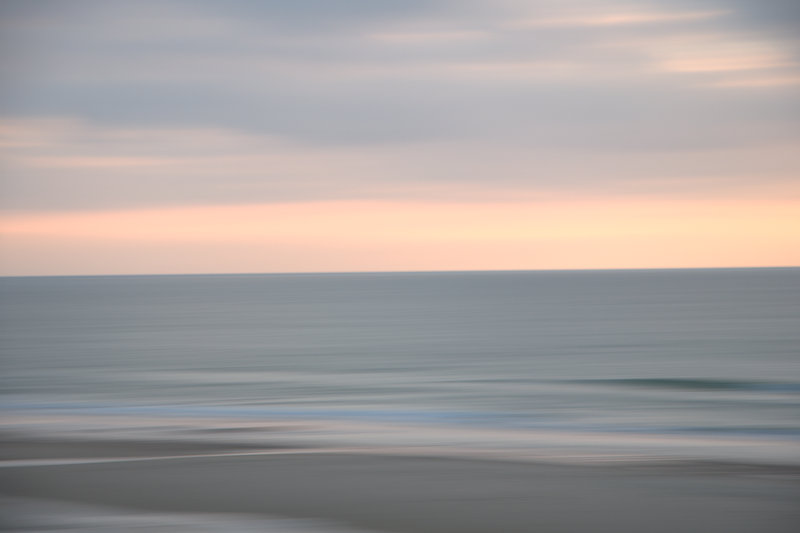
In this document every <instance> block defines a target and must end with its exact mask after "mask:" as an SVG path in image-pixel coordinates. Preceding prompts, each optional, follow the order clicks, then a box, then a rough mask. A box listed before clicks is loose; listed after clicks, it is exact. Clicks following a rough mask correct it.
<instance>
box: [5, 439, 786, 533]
mask: <svg viewBox="0 0 800 533" xmlns="http://www.w3.org/2000/svg"><path fill="white" fill-rule="evenodd" d="M19 444H22V443H21V442H20V441H19V438H18V445H19ZM32 444H33V445H32V446H30V449H31V450H33V452H32V454H31V458H30V461H29V462H28V463H25V462H24V453H22V450H24V446H18V447H17V448H16V452H15V453H14V457H15V458H14V459H9V460H7V461H5V462H3V463H2V467H0V476H1V477H2V492H3V495H4V496H5V497H10V498H24V499H27V500H30V499H33V500H63V501H68V502H77V503H81V504H91V505H101V506H111V507H122V508H128V509H135V510H136V511H137V512H157V513H215V514H217V513H225V514H227V513H231V514H235V515H264V516H272V517H274V516H277V517H290V518H310V519H321V520H325V521H327V522H328V523H331V524H341V525H342V526H344V527H355V528H365V529H366V530H368V531H386V532H398V533H400V532H408V533H412V532H413V533H445V532H447V533H456V532H458V533H489V532H497V531H503V532H506V533H530V532H533V531H536V532H543V533H547V532H565V533H568V532H576V533H578V532H590V531H602V532H605V531H608V532H616V533H628V532H630V533H634V532H641V531H648V532H653V533H659V532H664V533H666V532H673V531H703V532H708V533H714V532H720V533H722V532H726V533H755V532H759V533H772V532H774V533H779V532H785V533H789V532H791V531H796V529H797V526H798V525H800V508H798V506H797V501H798V496H800V468H798V467H785V466H780V465H754V464H751V465H745V464H734V463H714V462H690V461H664V462H658V463H655V462H654V463H646V462H636V463H625V462H619V463H609V464H593V465H577V464H573V465H566V464H546V463H541V462H539V463H537V462H526V461H513V460H504V461H501V460H487V459H480V458H468V457H447V456H445V455H439V456H436V455H427V456H426V455H420V454H416V455H414V454H407V455H396V454H389V453H378V452H373V453H354V452H332V451H328V450H325V449H323V448H320V449H316V450H314V449H286V450H278V449H274V448H271V449H265V450H263V453H262V452H259V451H258V450H255V449H252V450H247V451H243V450H241V449H239V450H236V449H229V450H227V451H226V450H225V449H224V447H223V446H216V445H214V446H211V445H210V446H208V448H207V449H201V447H200V446H199V445H195V446H194V447H189V448H185V449H183V450H182V451H181V450H179V443H173V444H172V445H170V446H167V445H166V444H162V451H168V452H170V454H171V455H164V456H158V457H153V456H152V455H153V453H154V450H153V447H152V446H148V445H146V444H142V443H138V444H137V443H136V442H127V443H124V444H123V443H120V442H117V443H115V444H114V445H112V446H111V447H110V448H107V450H108V449H113V448H114V447H116V448H117V449H118V450H122V449H124V450H126V451H127V453H129V454H130V455H128V456H127V457H117V458H112V457H109V454H108V453H104V454H97V453H96V452H97V450H98V443H97V442H94V443H87V446H86V448H84V449H81V448H80V446H79V444H78V443H77V442H76V441H71V442H69V443H63V444H67V446H59V445H58V443H51V444H52V448H51V449H52V450H62V452H61V453H56V454H55V455H57V456H60V457H59V458H58V459H52V460H50V461H47V460H44V459H43V456H42V453H41V445H36V444H35V443H32ZM99 448H102V446H100V447H99ZM63 450H69V451H63ZM68 456H73V457H72V458H70V457H68ZM32 508H33V509H34V510H35V505H34V506H32ZM28 512H29V513H30V512H32V511H31V510H30V509H29V510H28ZM15 527H17V526H14V524H9V525H6V526H5V530H7V531H14V530H17V529H15ZM18 530H19V531H22V529H18Z"/></svg>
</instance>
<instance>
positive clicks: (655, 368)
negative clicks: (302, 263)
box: [0, 269, 800, 459]
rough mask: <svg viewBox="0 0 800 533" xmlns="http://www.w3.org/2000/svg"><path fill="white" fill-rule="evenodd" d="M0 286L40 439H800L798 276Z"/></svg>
mask: <svg viewBox="0 0 800 533" xmlns="http://www.w3.org/2000/svg"><path fill="white" fill-rule="evenodd" d="M0 294H1V296H2V302H3V303H2V317H1V320H0V323H1V324H2V326H1V327H2V337H3V341H2V351H3V356H2V378H1V379H2V381H1V383H2V394H3V406H4V409H5V412H6V414H13V415H14V416H15V417H16V418H14V420H16V421H17V422H19V421H20V420H23V419H25V417H29V418H31V419H33V418H36V417H39V418H38V420H40V421H41V424H40V429H41V427H46V425H47V424H48V423H52V424H56V422H57V420H61V421H62V423H63V420H65V419H64V417H67V416H69V417H72V418H71V419H70V420H71V422H70V424H76V423H77V422H75V421H76V420H79V419H80V420H83V421H84V422H85V423H86V424H88V425H91V421H92V420H94V421H95V422H94V424H95V426H97V425H100V426H102V425H103V424H107V423H108V417H113V418H114V421H115V424H116V426H115V427H123V426H124V425H125V420H131V421H132V420H133V419H134V418H135V417H139V419H141V417H169V418H170V420H172V421H174V420H184V421H186V423H187V424H195V425H196V424H198V423H199V422H198V421H199V420H202V419H204V418H205V419H214V420H220V419H223V420H245V421H249V422H252V421H254V420H259V421H260V420H270V421H271V420H283V421H304V420H316V421H319V420H325V421H331V422H343V423H352V422H358V423H361V424H381V425H382V427H385V426H386V425H389V426H391V425H397V426H398V427H399V426H401V425H402V426H403V427H406V428H407V427H412V426H414V427H419V428H424V432H433V433H430V435H434V436H431V437H430V438H431V439H434V441H435V442H436V443H437V444H441V445H447V444H453V445H455V444H458V445H460V446H464V445H469V444H470V439H471V438H472V437H470V436H469V435H470V433H468V432H465V431H464V430H466V429H475V430H481V431H505V432H508V431H512V432H518V433H514V434H516V435H522V434H523V433H524V432H538V433H537V434H538V435H542V434H543V433H542V432H544V433H547V432H550V434H552V435H555V434H556V433H558V434H561V435H567V434H568V435H571V437H570V438H572V439H574V438H575V435H584V436H586V438H587V439H589V438H591V437H592V436H593V435H597V434H599V433H602V434H612V435H619V436H620V438H621V439H625V438H629V437H631V436H639V437H647V438H648V439H651V440H652V439H654V438H658V437H664V438H663V440H661V441H659V442H660V443H661V444H662V445H663V446H661V448H659V453H665V451H664V450H666V449H668V448H669V446H670V442H673V441H674V439H675V437H676V436H683V437H687V438H688V437H692V438H698V437H699V438H713V439H717V440H716V441H714V442H723V443H724V442H725V439H741V438H748V439H756V441H757V442H758V443H761V444H764V443H765V444H767V446H761V447H760V448H758V449H759V451H758V452H757V454H765V455H766V456H768V455H769V453H770V451H769V450H770V445H772V444H788V443H796V442H797V441H798V440H800V417H798V416H797V415H798V407H800V354H799V353H798V347H800V269H702V270H642V271H561V272H534V271H531V272H438V273H371V274H369V273H368V274H313V275H312V274H286V275H278V274H265V275H186V276H109V277H41V278H3V279H0ZM54 417H56V418H54ZM58 417H61V418H60V419H59V418H58ZM81 417H82V418H81ZM98 421H99V422H98ZM131 423H133V422H131ZM87 427H88V426H87ZM132 427H133V426H132ZM139 430H140V431H141V430H142V427H141V424H139ZM404 431H405V433H402V435H404V436H403V437H401V436H400V435H401V433H397V434H393V433H391V432H389V433H388V434H387V435H388V436H387V437H386V438H387V439H388V440H389V441H391V440H392V439H396V440H397V442H402V441H403V439H406V440H408V439H411V440H413V435H412V436H411V437H410V436H409V434H408V431H407V430H404ZM448 431H458V433H449V434H451V435H458V437H453V438H452V439H451V440H448V437H447V435H448V433H447V432H448ZM346 433H347V431H346V430H342V431H341V432H340V435H339V436H340V437H341V436H342V435H345V434H346ZM478 434H479V433H475V435H478ZM531 434H533V433H531ZM421 435H422V430H421V432H420V438H422V437H421ZM482 435H484V437H485V438H486V439H487V440H488V441H491V440H492V438H494V437H486V436H487V435H489V433H482ZM497 435H500V434H499V433H498V434H497ZM504 435H509V433H504ZM345 436H346V435H345ZM361 436H363V435H361ZM359 438H360V436H359V435H358V434H355V433H353V434H352V440H353V442H357V441H358V439H359ZM496 439H499V441H498V442H496V444H503V442H500V441H502V440H503V439H504V437H503V438H501V437H496ZM756 441H754V442H756ZM475 442H477V441H475ZM587 442H588V441H587ZM731 442H732V441H731ZM737 442H738V441H737ZM484 444H485V443H484ZM706 448H707V449H706V451H705V453H707V454H709V453H710V454H711V455H713V454H714V453H715V452H714V450H723V449H724V448H725V447H724V446H716V445H715V446H708V447H706ZM754 449H755V448H752V449H751V450H750V451H751V452H752V450H754ZM766 458H769V457H766ZM784 459H785V458H784Z"/></svg>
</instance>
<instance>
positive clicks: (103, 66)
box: [0, 0, 800, 272]
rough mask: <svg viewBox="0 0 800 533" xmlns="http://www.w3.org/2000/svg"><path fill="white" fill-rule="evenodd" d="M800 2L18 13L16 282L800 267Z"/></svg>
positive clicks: (12, 123)
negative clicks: (87, 273)
mask: <svg viewBox="0 0 800 533" xmlns="http://www.w3.org/2000/svg"><path fill="white" fill-rule="evenodd" d="M797 5H798V4H797V3H796V2H791V1H790V0H765V1H763V2H757V3H756V2H747V1H744V0H696V1H695V0H693V1H691V2H689V1H684V0H675V1H673V2H667V1H666V0H653V1H648V2H637V3H630V2H619V1H614V0H540V1H537V2H530V1H528V0H474V1H469V2H458V1H452V0H409V1H405V2H396V1H393V0H296V1H294V2H286V1H282V0H264V1H259V2H253V1H250V0H231V1H229V2H216V1H207V0H192V1H189V0H158V1H156V0H140V1H137V2H128V1H118V0H74V1H72V2H69V3H65V2H59V1H50V0H42V1H41V2H28V1H23V0H12V1H9V2H4V3H3V5H2V6H0V10H2V13H1V14H2V17H0V31H2V39H3V42H2V43H0V44H2V45H3V46H2V49H3V50H4V52H3V53H4V54H5V57H4V61H2V62H1V63H0V65H2V66H0V75H3V78H4V80H6V81H5V82H4V87H3V88H4V89H5V91H4V92H5V97H4V98H3V99H2V100H0V150H2V160H3V167H4V168H3V173H4V175H5V178H4V182H3V192H4V194H3V199H2V202H1V203H0V208H2V209H3V210H4V211H5V212H6V213H7V219H8V220H7V227H8V228H9V229H8V238H7V242H8V243H9V244H8V245H7V246H8V250H12V251H13V253H11V254H10V257H11V261H12V263H13V262H14V261H17V263H15V264H17V266H13V267H9V268H10V270H9V271H13V272H22V271H23V270H24V269H22V267H21V266H20V265H22V262H20V261H22V260H21V259H19V258H22V257H28V258H29V260H28V263H27V264H28V265H32V264H34V263H35V261H34V259H33V258H34V257H38V258H39V260H40V261H41V263H37V264H40V266H41V265H46V264H47V261H51V260H55V259H56V258H58V261H60V262H57V263H58V264H60V265H66V264H68V263H69V262H70V261H74V263H75V266H74V267H69V268H67V267H66V266H65V267H64V269H65V270H70V269H72V270H71V271H75V272H77V271H78V270H80V268H81V267H80V265H81V264H85V265H96V264H99V263H97V257H100V256H104V257H108V256H109V254H111V251H113V254H120V255H121V256H124V257H126V258H127V259H126V261H123V262H119V264H120V265H122V264H128V265H138V266H137V267H136V269H137V271H161V270H164V271H176V272H177V271H180V269H181V268H183V269H184V270H186V269H189V270H193V271H197V270H202V271H209V270H215V269H221V268H223V267H224V269H226V270H238V271H242V270H263V269H266V270H273V271H275V270H293V269H303V268H304V267H303V265H305V264H309V265H314V266H311V267H309V268H310V269H311V270H319V269H332V270H342V269H354V268H355V269H371V268H374V269H385V268H392V267H391V265H397V268H401V267H402V268H439V267H440V266H442V267H443V265H453V266H452V267H451V268H462V267H463V268H568V267H578V266H581V265H585V266H587V267H600V266H623V265H624V264H629V265H631V266H648V265H650V266H658V265H662V266H669V265H674V266H681V265H683V266H702V265H706V266H714V265H722V264H731V265H733V264H737V265H742V264H756V263H764V264H789V263H791V262H796V258H795V257H793V256H792V255H791V253H789V252H787V251H785V250H784V251H781V248H782V247H784V248H785V247H788V246H790V244H792V243H794V241H793V240H792V239H793V237H792V236H791V233H792V231H793V230H792V229H791V228H793V227H795V226H793V224H794V222H795V219H792V218H791V217H788V212H789V209H790V208H789V206H794V204H793V203H792V202H793V201H794V199H796V198H798V196H800V180H798V178H797V176H798V175H800V151H798V150H797V146H798V144H799V143H800V128H798V116H797V113H796V103H797V94H796V86H797V84H798V80H800V46H798V45H800V38H798V37H797V35H796V32H795V31H792V29H793V24H792V21H796V18H797V17H796V16H797V7H796V6H797ZM703 206H705V207H703ZM748 206H752V209H751V208H750V207H748ZM773 209H774V210H775V211H774V213H775V214H776V217H777V218H775V217H773V216H772V215H771V214H770V213H773V211H772V210H773ZM704 210H705V211H704ZM703 212H706V213H713V214H714V217H716V218H715V219H714V217H711V218H709V217H706V216H705V215H703V214H702V213H703ZM237 213H239V214H237ZM586 213H594V215H593V216H594V218H591V220H590V218H588V215H586ZM648 213H653V216H649V215H648ZM81 217H84V218H81ZM714 220H716V222H715V221H714ZM182 221H188V222H186V223H184V222H182ZM269 221H275V223H274V224H271V223H270V222H269ZM448 221H449V222H448ZM251 222H252V224H251ZM47 228H50V229H49V230H48V229H47ZM92 228H94V229H92ZM693 228H694V229H695V230H696V233H697V234H696V235H695V236H694V237H692V235H691V231H692V229H693ZM726 228H727V229H726ZM638 229H641V234H637V233H636V231H638ZM93 232H94V233H93ZM97 232H100V233H97ZM137 232H138V233H137ZM281 232H283V233H281ZM737 239H739V240H738V241H737ZM756 241H758V242H756ZM737 242H738V244H737ZM134 243H135V247H136V248H138V249H142V250H144V249H151V252H150V253H145V254H143V255H142V259H141V260H137V259H136V256H135V254H134V252H133V251H132V249H131V248H130V247H131V246H133V245H134ZM175 243H178V244H177V245H176V246H173V245H175ZM531 243H534V244H535V245H534V244H531ZM703 243H705V246H704V244H703ZM708 243H714V244H713V246H712V245H709V244H708ZM758 243H761V244H758ZM126 246H127V247H126ZM170 246H173V247H172V248H170ZM204 246H207V247H208V248H207V251H204V250H205V248H204ZM248 246H253V247H255V249H258V250H269V251H268V252H266V251H265V252H264V253H265V254H267V255H269V256H270V257H271V258H272V260H271V261H272V262H267V263H263V262H259V261H260V260H259V259H257V258H255V257H253V256H250V255H248V251H247V250H248ZM148 247H150V248H148ZM70 249H73V250H83V252H81V253H77V252H76V253H75V257H82V258H83V262H82V263H81V261H78V260H77V259H74V260H71V259H70V254H69V252H68V250H70ZM176 250H183V251H185V260H183V259H181V260H178V258H176V257H175V251H176ZM212 250H213V252H212ZM341 250H345V251H346V253H344V252H342V253H340V251H341ZM414 250H417V251H418V252H419V251H420V250H422V251H424V253H422V254H420V253H416V252H415V251H414ZM603 250H607V251H608V253H605V252H603ZM637 250H638V252H637ZM670 250H671V251H672V252H670ZM713 250H716V251H717V252H718V253H717V254H716V255H715V252H713ZM758 250H760V251H761V252H759V253H763V255H762V256H761V257H762V259H760V260H758V259H753V258H756V257H758V253H757V252H758ZM104 251H105V252H104ZM690 251H691V253H690ZM190 252H191V253H190ZM637 253H639V254H640V259H639V260H637V259H636V257H637ZM670 253H673V257H675V258H676V259H674V260H672V259H670ZM98 254H99V255H98ZM448 254H449V255H448ZM693 254H694V255H693ZM277 257H286V258H294V259H286V260H285V261H283V262H280V261H278V260H277V259H276V258H277ZM326 257H328V258H329V259H326ZM412 257H413V259H411V258H412ZM592 257H594V258H598V259H592ZM15 258H17V259H15ZM93 258H94V259H93ZM170 258H171V259H170ZM191 258H195V259H197V261H198V263H197V266H196V267H192V264H193V263H192V262H191V260H190V259H191ZM201 258H202V261H200V259H201ZM225 258H237V259H236V261H238V263H237V262H236V261H234V260H233V259H230V261H231V262H230V263H226V262H225V261H227V260H228V259H225ZM548 258H549V259H548ZM603 258H605V259H603ZM648 258H649V259H648ZM173 260H174V261H173ZM137 261H140V262H138V263H137ZM147 261H153V262H152V263H146V262H147ZM170 261H173V262H170ZM359 261H361V263H359ZM626 261H627V263H626ZM223 263H224V264H223ZM115 264H117V263H115ZM237 264H238V265H240V266H239V267H236V265H237ZM359 264H361V265H362V266H361V267H359V266H358V265H359ZM203 265H205V266H203ZM213 265H216V266H213ZM244 265H250V266H249V267H245V266H244ZM437 265H438V266H437ZM112 267H113V268H117V267H116V266H113V265H110V266H109V268H111V269H113V268H112ZM31 268H33V267H31ZM36 268H39V267H36ZM41 268H42V269H45V270H46V267H45V266H41ZM87 268H89V267H88V266H87ZM91 268H95V267H91ZM97 268H98V269H100V267H99V266H98V267H97ZM120 268H122V267H120ZM97 271H99V270H97Z"/></svg>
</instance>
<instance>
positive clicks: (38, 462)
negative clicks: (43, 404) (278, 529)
mask: <svg viewBox="0 0 800 533" xmlns="http://www.w3.org/2000/svg"><path fill="white" fill-rule="evenodd" d="M353 451H356V449H351V448H317V449H313V450H312V449H309V450H264V451H259V452H230V453H203V454H192V455H158V456H150V457H105V458H102V459H101V458H81V459H10V460H6V461H0V468H15V467H21V466H58V465H86V464H99V463H132V462H136V461H171V460H174V459H200V458H213V457H242V456H250V455H303V454H311V453H342V452H353Z"/></svg>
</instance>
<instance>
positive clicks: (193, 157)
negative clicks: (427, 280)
mask: <svg viewBox="0 0 800 533" xmlns="http://www.w3.org/2000/svg"><path fill="white" fill-rule="evenodd" d="M569 131H570V130H569V128H568V127H565V129H564V130H562V132H561V134H563V135H568V134H569ZM550 134H551V135H552V134H553V132H552V131H551V132H550ZM587 142H588V141H587ZM0 147H1V148H2V150H3V151H4V157H3V159H4V161H5V170H4V174H5V175H7V176H13V177H14V179H12V180H8V181H7V183H6V185H5V187H4V194H3V204H2V205H3V207H4V208H6V209H9V210H15V211H29V210H33V211H46V210H75V209H78V210H87V209H89V210H98V209H107V208H131V207H146V206H178V205H213V204H227V205H231V204H239V205H243V204H250V203H285V202H307V201H321V200H381V201H389V200H392V199H403V200H415V201H426V200H428V201H506V202H519V201H531V200H535V201H555V200H560V199H563V198H564V197H568V196H571V195H575V194H599V195H604V194H609V193H613V194H618V195H628V196H633V197H636V196H640V197H641V196H649V195H652V194H660V195H664V196H673V197H725V196H731V195H734V196H735V195H740V194H747V195H750V196H754V197H759V196H764V195H767V196H770V195H772V196H783V197H785V196H787V195H797V194H798V192H800V188H798V187H797V183H796V180H795V179H794V176H796V172H795V169H796V168H797V167H798V166H800V154H798V152H797V151H796V150H795V147H794V145H793V144H789V143H784V144H774V145H768V146H754V147H747V146H743V147H741V148H740V149H738V150H735V151H733V152H730V151H727V150H719V149H706V150H696V149H694V150H690V151H688V152H687V151H685V150H673V151H665V150H655V151H654V150H649V151H648V150H634V151H628V152H625V153H619V152H617V151H614V150H597V149H591V150H589V149H588V148H589V147H591V146H590V145H588V146H587V149H582V150H577V149H576V148H574V147H569V148H564V147H561V148H559V147H557V146H554V145H553V144H552V143H550V144H546V143H544V142H541V143H538V144H529V143H507V142H488V141H487V140H486V139H471V140H442V141H427V142H413V143H405V144H399V143H393V144H379V145H375V144H371V145H366V146H362V145H347V146H338V145H336V146H330V145H308V144H304V143H297V142H290V141H287V140H285V139H283V138H281V137H268V136H264V135H255V134H246V133H242V132H238V131H236V130H228V129H222V128H216V129H212V128H205V129H203V128H183V129H165V128H138V129H137V128H115V127H108V126H100V125H97V124H92V123H89V122H85V121H79V120H74V119H47V120H41V119H40V120H31V119H24V120H14V121H6V122H5V123H3V122H0Z"/></svg>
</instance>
